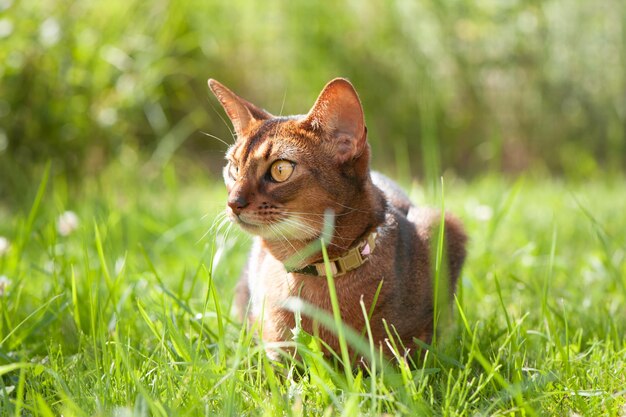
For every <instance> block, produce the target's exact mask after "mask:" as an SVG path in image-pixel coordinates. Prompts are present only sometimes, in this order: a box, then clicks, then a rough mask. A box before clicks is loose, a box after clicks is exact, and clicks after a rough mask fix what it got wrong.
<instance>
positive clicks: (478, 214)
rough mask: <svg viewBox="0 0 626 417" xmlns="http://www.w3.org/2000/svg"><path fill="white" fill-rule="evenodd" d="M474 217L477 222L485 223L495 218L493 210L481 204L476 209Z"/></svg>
mask: <svg viewBox="0 0 626 417" xmlns="http://www.w3.org/2000/svg"><path fill="white" fill-rule="evenodd" d="M474 217H475V218H476V220H480V221H483V222H486V221H488V220H491V218H492V217H493V209H492V208H491V207H489V206H486V205H484V204H479V205H478V206H476V207H474Z"/></svg>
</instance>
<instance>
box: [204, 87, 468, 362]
mask: <svg viewBox="0 0 626 417" xmlns="http://www.w3.org/2000/svg"><path fill="white" fill-rule="evenodd" d="M209 86H210V88H211V90H212V91H213V93H214V94H215V95H216V97H217V98H218V99H219V101H220V103H221V104H222V106H223V107H224V109H225V111H226V113H227V114H228V116H229V118H230V119H231V121H232V123H233V127H234V128H235V132H236V134H237V140H236V142H235V144H234V145H233V146H232V147H231V148H230V149H229V150H228V152H227V156H226V158H227V160H228V163H227V165H226V167H225V168H224V179H225V183H226V187H227V189H228V211H229V215H230V217H231V219H232V220H233V221H234V222H236V223H238V224H239V225H240V226H241V227H242V228H243V229H244V230H246V231H247V232H249V233H251V234H253V235H255V236H256V237H255V240H254V244H253V248H252V250H251V252H250V256H249V261H248V265H247V267H246V270H245V271H244V273H243V274H242V277H241V280H240V283H239V284H238V289H237V300H236V304H237V305H238V307H239V310H240V311H242V312H244V311H249V314H250V318H251V319H252V320H260V319H261V316H262V319H263V323H262V336H263V339H264V340H265V341H267V342H279V341H286V340H289V339H290V338H291V333H290V330H291V329H292V328H294V327H295V320H294V316H293V313H291V312H290V311H288V310H287V309H285V307H284V303H285V301H286V300H287V299H288V298H290V297H300V298H301V299H303V300H304V301H305V302H308V303H311V304H313V305H315V306H316V307H318V308H321V309H323V310H326V311H331V303H330V296H329V292H328V287H327V281H326V279H325V278H324V277H317V276H310V275H303V274H299V273H289V272H287V270H286V268H285V265H284V264H285V262H287V261H289V262H291V264H292V265H295V266H300V267H302V266H305V265H308V264H310V263H313V262H319V261H320V260H321V254H320V253H314V254H312V255H303V254H302V253H303V252H302V250H303V249H304V248H305V247H307V246H308V245H309V244H310V243H311V242H312V241H314V240H316V239H318V238H319V236H320V234H321V232H322V227H323V219H324V213H325V212H326V211H327V210H331V211H332V212H333V213H334V215H335V228H334V233H333V237H332V239H331V242H330V244H329V246H328V252H329V256H330V257H331V258H333V257H336V256H341V255H343V254H344V253H345V252H346V251H347V250H349V249H350V248H352V247H354V246H356V245H358V244H359V243H360V242H361V241H363V240H364V239H365V238H366V237H367V236H368V235H369V234H370V233H371V232H373V231H376V232H377V239H376V250H375V251H373V253H372V254H371V255H370V257H369V260H368V261H367V262H366V263H364V264H363V265H362V266H360V267H359V268H357V269H355V270H353V271H350V272H348V273H346V274H345V275H342V276H340V277H337V278H336V279H335V286H336V290H337V297H338V300H339V306H340V310H341V317H342V319H343V320H344V321H345V322H346V323H347V324H348V325H350V326H351V327H353V328H354V329H356V330H357V331H361V330H362V329H363V328H364V325H365V321H364V317H363V313H362V310H361V306H360V301H361V299H362V300H363V301H364V303H365V306H366V308H367V309H368V310H369V308H370V306H371V305H372V303H373V301H374V296H375V293H376V290H377V288H378V287H379V284H380V283H381V281H382V282H383V284H382V287H381V292H380V294H379V297H378V300H377V303H376V305H375V306H374V310H373V315H372V318H371V320H370V326H371V329H372V335H373V337H374V340H375V341H376V342H377V343H380V344H384V340H385V339H386V338H387V334H386V331H385V327H384V325H383V322H386V323H388V324H389V325H391V326H393V327H394V328H395V331H396V332H397V334H398V335H399V336H400V339H401V341H402V344H403V345H404V346H405V347H406V348H407V349H411V348H413V347H415V342H414V338H418V339H421V340H423V341H426V342H428V341H430V339H431V337H432V332H433V285H432V271H433V265H432V262H433V260H432V259H431V247H430V246H431V236H432V235H433V233H434V232H436V231H437V230H438V228H439V226H438V225H439V221H440V218H441V217H440V213H439V212H438V211H436V210H432V209H428V208H418V207H416V206H415V205H413V204H412V203H411V201H410V200H409V198H408V197H407V196H406V195H405V194H404V192H403V191H402V190H401V189H400V187H398V186H397V185H396V184H395V183H394V182H393V181H391V180H390V179H388V178H387V177H384V176H383V175H381V174H378V173H375V172H370V169H369V159H370V149H369V145H368V143H367V129H366V128H365V122H364V117H363V110H362V108H361V103H360V100H359V98H358V95H357V93H356V91H355V90H354V88H353V87H352V85H351V84H350V83H349V82H348V81H347V80H345V79H341V78H338V79H335V80H332V81H331V82H329V83H328V84H327V85H326V87H325V88H324V89H323V91H322V92H321V94H320V96H319V97H318V99H317V101H316V102H315V104H314V105H313V107H312V108H311V110H310V111H309V112H308V113H307V114H306V115H302V116H290V117H274V116H272V115H271V114H270V113H268V112H266V111H265V110H262V109H260V108H258V107H256V106H255V105H253V104H251V103H250V102H248V101H246V100H244V99H242V98H240V97H238V96H237V95H235V94H234V93H232V92H231V91H230V90H228V89H227V88H226V87H224V86H223V85H221V84H220V83H218V82H217V81H215V80H209ZM277 161H288V162H289V164H291V165H290V166H292V167H293V171H292V172H291V175H290V176H289V178H288V179H287V180H284V181H276V180H274V179H273V177H272V174H271V168H272V166H273V164H274V163H276V162H277ZM444 230H445V250H446V255H447V256H446V259H447V265H446V266H447V268H446V269H447V271H448V274H449V276H448V281H447V283H448V288H449V289H450V291H451V292H452V291H454V288H455V285H456V281H457V279H458V276H459V274H460V270H461V267H462V264H463V261H464V259H465V243H466V236H465V233H464V231H463V227H462V225H461V224H460V222H459V221H458V220H457V219H455V218H454V217H452V216H450V215H446V216H445V227H444ZM302 326H303V328H304V330H306V331H308V332H313V327H314V324H313V323H312V321H311V319H310V318H308V317H303V322H302ZM317 331H318V334H319V335H320V337H321V338H322V339H323V340H324V341H325V342H326V343H327V344H328V345H329V346H330V347H331V348H332V349H334V350H336V351H337V350H338V349H339V346H338V341H337V338H336V337H335V335H334V334H333V333H332V332H331V331H329V330H327V329H325V328H323V327H320V328H318V329H317Z"/></svg>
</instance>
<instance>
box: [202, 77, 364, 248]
mask: <svg viewBox="0 0 626 417" xmlns="http://www.w3.org/2000/svg"><path fill="white" fill-rule="evenodd" d="M209 87H210V89H211V91H213V93H214V94H215V96H216V97H217V98H218V100H219V101H220V103H221V104H222V106H223V107H224V110H225V111H226V114H227V115H228V117H229V118H230V120H231V122H232V124H233V127H234V130H235V133H236V141H235V143H234V144H233V145H232V146H231V147H230V148H229V150H228V152H227V153H226V160H227V161H228V162H227V164H226V166H225V167H224V181H225V183H226V188H227V189H228V207H227V211H228V213H229V216H230V218H231V219H232V220H233V221H235V222H236V223H238V224H239V225H240V226H241V227H242V228H243V229H244V230H246V231H247V232H249V233H252V234H255V235H259V236H261V237H263V238H264V239H266V240H310V239H314V238H317V237H318V236H319V235H320V233H321V230H322V227H323V216H324V212H325V211H326V210H327V209H331V210H332V211H333V212H334V213H335V214H336V215H340V214H341V213H342V212H346V211H347V210H350V205H351V202H352V201H353V200H354V198H357V196H358V195H359V193H360V192H361V191H362V187H364V185H365V183H366V182H367V181H369V145H368V144H367V129H366V127H365V122H364V118H363V110H362V108H361V103H360V101H359V97H358V95H357V93H356V91H355V90H354V87H353V86H352V84H350V82H349V81H347V80H345V79H342V78H336V79H334V80H332V81H330V82H329V83H328V84H327V85H326V87H324V89H323V90H322V92H321V93H320V95H319V97H318V98H317V100H316V102H315V104H314V105H313V107H312V108H311V110H310V111H309V112H308V113H307V114H306V115H300V116H289V117H282V116H281V117H278V116H273V115H271V114H270V113H268V112H267V111H265V110H262V109H261V108H259V107H257V106H255V105H254V104H252V103H250V102H248V101H246V100H244V99H242V98H241V97H238V96H237V95H235V94H234V93H233V92H232V91H230V90H229V89H228V88H226V87H224V86H223V85H222V84H220V83H219V82H217V81H215V80H213V79H210V80H209Z"/></svg>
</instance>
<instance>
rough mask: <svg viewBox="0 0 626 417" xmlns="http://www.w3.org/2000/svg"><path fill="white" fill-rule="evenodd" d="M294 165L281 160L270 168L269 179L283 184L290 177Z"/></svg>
mask: <svg viewBox="0 0 626 417" xmlns="http://www.w3.org/2000/svg"><path fill="white" fill-rule="evenodd" d="M294 166H295V164H294V163H293V162H289V161H286V160H284V159H281V160H279V161H276V162H274V163H273V164H272V166H271V167H270V177H272V180H274V181H276V182H285V181H287V180H288V179H289V177H291V174H292V173H293V169H294Z"/></svg>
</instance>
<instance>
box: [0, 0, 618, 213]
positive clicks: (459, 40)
mask: <svg viewBox="0 0 626 417" xmlns="http://www.w3.org/2000/svg"><path fill="white" fill-rule="evenodd" d="M337 76H344V77H348V78H349V79H350V80H351V81H352V82H353V83H354V85H355V87H356V88H357V90H358V92H359V94H360V96H361V99H362V101H363V105H364V108H365V113H366V121H367V125H368V128H369V132H370V135H369V137H370V142H371V144H372V147H373V149H374V155H375V158H374V162H373V163H374V167H376V168H378V169H381V170H383V171H386V172H388V173H390V174H391V175H396V176H400V177H404V178H407V177H408V176H412V177H421V178H437V177H438V176H439V175H441V174H442V173H449V174H451V175H456V176H458V177H463V178H472V177H475V176H477V175H483V174H485V173H494V172H495V173H504V174H506V175H512V176H515V175H518V174H520V173H527V172H532V173H533V175H534V174H535V173H536V174H537V175H555V176H559V177H564V178H567V179H572V180H577V179H585V178H588V177H590V176H604V175H607V174H608V175H612V174H616V173H620V172H623V171H624V168H626V138H625V134H626V114H625V113H626V3H625V2H624V1H623V0H602V1H597V2H591V1H585V0H569V1H562V0H548V1H534V0H524V1H522V0H480V1H469V0H448V1H437V0H390V1H362V0H342V1H334V2H311V1H287V0H285V1H264V2H257V1H252V0H232V1H228V2H227V1H217V0H187V1H182V0H170V1H167V0H156V1H143V0H108V1H106V2H105V1H96V0H81V1H68V0H46V1H43V2H42V1H40V0H21V1H19V0H0V200H3V201H5V202H6V201H8V202H9V203H10V202H11V201H13V200H16V199H19V198H20V195H22V193H21V192H20V191H21V190H23V189H24V187H27V186H28V185H29V184H31V183H33V182H34V183H37V182H38V178H39V176H40V175H41V171H42V167H43V166H44V165H45V164H46V163H47V162H48V161H51V164H52V168H53V172H55V173H56V174H57V175H65V176H66V177H67V178H68V179H69V181H70V182H72V181H75V180H80V179H82V178H84V177H85V176H90V175H91V176H93V175H97V174H98V173H99V172H101V170H102V169H103V168H104V167H106V166H108V165H110V164H111V163H112V162H115V163H120V164H122V165H125V166H127V167H128V168H129V169H131V171H132V168H133V166H135V165H137V166H138V167H139V166H140V165H141V166H142V167H144V166H150V167H152V169H154V168H156V169H159V168H161V167H163V166H165V165H167V164H169V163H174V164H175V163H177V161H178V162H180V161H188V160H189V159H190V158H191V159H193V160H194V161H197V163H194V164H187V163H182V164H181V166H182V169H183V170H184V167H185V166H189V165H194V166H195V165H196V164H197V166H199V167H202V168H203V169H204V170H205V171H206V172H207V173H208V175H213V174H215V175H218V173H219V169H220V167H221V165H222V157H223V153H224V151H225V149H226V146H225V145H224V144H223V143H221V142H220V141H219V140H216V139H214V138H212V137H210V136H208V135H206V134H205V133H210V134H211V135H214V136H217V137H219V138H221V139H223V140H224V141H226V142H228V143H229V142H231V141H232V137H231V134H230V131H229V123H225V122H224V120H223V113H222V110H221V108H219V106H218V104H217V102H216V100H215V99H214V98H213V97H212V96H210V94H209V90H208V88H207V86H206V80H207V78H209V77H213V78H216V79H218V80H220V81H221V82H223V83H224V84H226V85H227V86H229V87H230V88H231V89H233V90H234V91H235V92H237V93H238V94H240V95H241V96H243V97H245V98H247V99H249V100H250V101H253V102H254V103H257V104H259V105H260V106H261V107H264V108H266V109H267V110H268V111H270V112H272V113H274V114H280V113H283V114H299V113H305V112H306V111H307V110H308V109H309V107H310V106H311V105H312V103H313V102H314V100H315V98H316V97H317V94H318V93H319V91H320V90H321V88H322V87H323V86H324V84H325V83H326V82H327V81H328V80H330V79H332V78H334V77H337ZM142 169H143V168H142Z"/></svg>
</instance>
